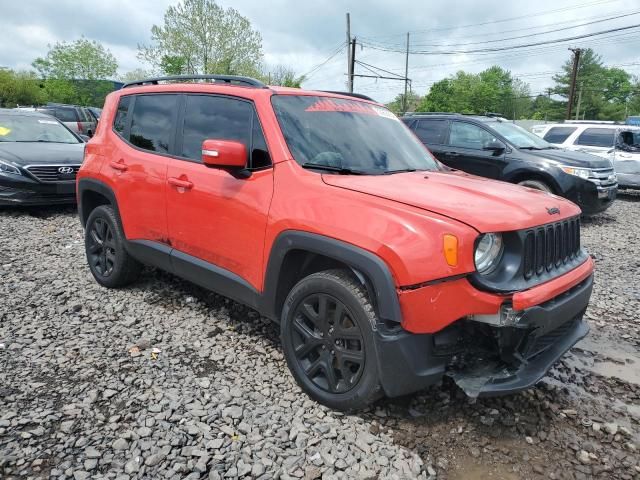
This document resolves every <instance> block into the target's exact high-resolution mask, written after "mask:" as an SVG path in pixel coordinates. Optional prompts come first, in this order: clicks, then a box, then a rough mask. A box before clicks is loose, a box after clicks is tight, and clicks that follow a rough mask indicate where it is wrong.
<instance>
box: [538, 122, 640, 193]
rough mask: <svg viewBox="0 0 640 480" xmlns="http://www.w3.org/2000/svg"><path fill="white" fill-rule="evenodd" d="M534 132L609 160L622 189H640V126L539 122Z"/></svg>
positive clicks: (552, 141) (557, 144) (571, 148)
mask: <svg viewBox="0 0 640 480" xmlns="http://www.w3.org/2000/svg"><path fill="white" fill-rule="evenodd" d="M531 131H532V132H533V133H535V134H536V135H538V136H540V137H541V138H543V139H544V140H546V141H547V142H549V143H551V144H553V145H556V146H558V147H561V148H567V149H569V150H577V151H581V152H586V153H590V154H592V155H598V156H600V157H604V158H607V159H609V160H610V161H611V162H612V163H613V167H614V168H615V170H616V174H617V175H618V186H619V188H633V189H640V127H636V126H631V125H621V124H615V123H613V122H606V123H604V122H597V123H595V122H594V123H585V122H583V121H578V122H573V121H566V122H564V123H554V124H547V125H536V126H535V127H533V128H532V129H531Z"/></svg>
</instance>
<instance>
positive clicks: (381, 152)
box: [272, 95, 439, 175]
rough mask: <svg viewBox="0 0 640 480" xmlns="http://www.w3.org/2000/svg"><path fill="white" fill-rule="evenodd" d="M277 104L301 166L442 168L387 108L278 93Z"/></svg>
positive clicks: (367, 170) (368, 171) (370, 170)
mask: <svg viewBox="0 0 640 480" xmlns="http://www.w3.org/2000/svg"><path fill="white" fill-rule="evenodd" d="M272 103H273V107H274V110H275V112H276V116H277V117H278V121H279V123H280V127H281V128H282V132H283V134H284V137H285V140H286V142H287V145H288V146H289V150H290V151H291V153H292V154H293V157H294V159H295V160H296V161H297V162H298V163H299V164H301V165H305V166H309V167H312V166H313V165H320V166H326V167H330V168H333V169H335V170H336V171H341V172H342V173H351V172H350V171H352V172H358V173H364V174H372V175H375V174H384V173H393V172H396V171H398V172H400V171H411V170H438V169H439V166H438V163H437V161H436V160H435V159H434V158H433V157H432V156H431V154H430V153H429V151H428V150H427V149H426V148H425V147H424V146H423V145H422V144H421V143H420V142H419V141H418V140H417V139H416V138H415V137H414V136H413V135H412V134H411V132H410V131H409V130H408V128H407V127H405V126H404V124H403V123H402V122H401V121H400V120H399V119H398V118H397V117H396V116H395V115H394V114H392V113H391V112H390V111H388V110H387V109H385V108H382V107H379V106H377V105H372V104H369V103H365V102H359V101H353V100H344V99H339V98H330V97H316V96H294V95H274V96H273V97H272ZM326 170H328V168H327V169H326Z"/></svg>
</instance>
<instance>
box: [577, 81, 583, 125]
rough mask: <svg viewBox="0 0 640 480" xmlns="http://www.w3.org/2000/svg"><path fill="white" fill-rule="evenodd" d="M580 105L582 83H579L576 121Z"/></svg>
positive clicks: (578, 116)
mask: <svg viewBox="0 0 640 480" xmlns="http://www.w3.org/2000/svg"><path fill="white" fill-rule="evenodd" d="M581 103H582V82H580V89H579V90H578V104H577V105H576V120H579V119H580V104H581Z"/></svg>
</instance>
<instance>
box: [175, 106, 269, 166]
mask: <svg viewBox="0 0 640 480" xmlns="http://www.w3.org/2000/svg"><path fill="white" fill-rule="evenodd" d="M206 139H213V140H236V141H238V142H242V143H244V144H245V146H246V147H247V152H248V153H249V156H250V158H252V159H253V161H252V162H251V165H250V166H251V167H253V168H260V167H264V166H268V165H270V164H271V160H270V158H269V153H268V151H267V145H266V142H265V139H264V135H263V134H262V129H261V127H260V122H259V121H258V118H257V116H256V113H255V110H254V108H253V106H252V104H251V103H249V102H246V101H242V100H236V99H233V98H228V97H216V96H212V95H187V96H186V105H185V111H184V127H183V134H182V147H181V148H180V152H179V155H180V156H181V157H184V158H188V159H190V160H195V161H198V162H200V161H201V158H202V142H203V141H204V140H206Z"/></svg>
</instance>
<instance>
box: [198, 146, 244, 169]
mask: <svg viewBox="0 0 640 480" xmlns="http://www.w3.org/2000/svg"><path fill="white" fill-rule="evenodd" d="M202 163H204V164H205V165H207V166H209V167H235V168H244V167H245V166H246V165H247V147H246V146H245V145H244V143H241V142H236V141H235V140H205V141H204V142H202Z"/></svg>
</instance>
